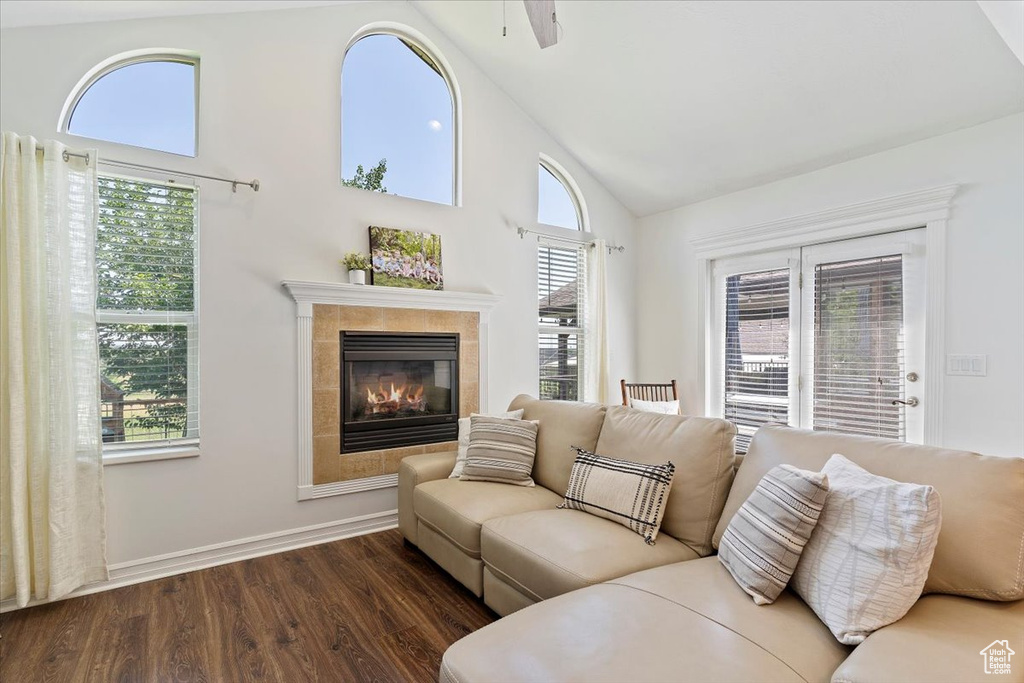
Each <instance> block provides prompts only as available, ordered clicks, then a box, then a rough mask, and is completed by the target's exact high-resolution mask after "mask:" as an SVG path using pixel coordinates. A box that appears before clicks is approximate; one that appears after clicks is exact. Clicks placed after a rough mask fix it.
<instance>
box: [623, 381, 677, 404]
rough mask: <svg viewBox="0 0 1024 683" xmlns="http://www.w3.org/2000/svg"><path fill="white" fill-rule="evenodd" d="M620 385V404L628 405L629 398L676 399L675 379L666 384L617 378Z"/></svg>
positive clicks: (650, 399) (642, 399)
mask: <svg viewBox="0 0 1024 683" xmlns="http://www.w3.org/2000/svg"><path fill="white" fill-rule="evenodd" d="M619 384H620V385H621V386H622V405H624V406H628V405H629V399H631V398H638V399H640V400H641V401H678V400H679V392H678V391H677V390H676V381H675V380H672V381H671V382H669V383H668V384H640V383H634V384H630V383H627V382H626V380H624V379H623V380H619Z"/></svg>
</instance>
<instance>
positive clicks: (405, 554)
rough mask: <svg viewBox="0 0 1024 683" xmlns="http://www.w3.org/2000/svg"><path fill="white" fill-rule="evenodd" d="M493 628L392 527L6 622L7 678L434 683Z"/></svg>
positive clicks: (0, 677) (2, 669) (2, 642)
mask: <svg viewBox="0 0 1024 683" xmlns="http://www.w3.org/2000/svg"><path fill="white" fill-rule="evenodd" d="M496 618H497V616H496V615H495V614H494V613H493V612H491V611H490V610H489V609H488V608H487V607H485V606H484V604H483V603H482V602H481V601H480V600H478V599H477V598H476V597H475V596H473V595H472V594H471V593H470V592H469V591H467V590H466V589H465V588H463V587H462V586H461V585H460V584H459V583H458V582H456V581H455V580H454V579H452V578H451V577H449V576H448V575H447V574H446V573H445V572H444V571H443V570H441V569H440V568H438V567H437V566H436V565H434V564H433V563H432V562H431V561H430V560H429V559H427V557H426V556H425V555H423V554H422V553H420V552H419V551H418V550H416V549H415V548H412V547H409V546H405V545H403V543H402V537H401V535H400V534H399V532H398V531H397V530H392V531H385V532H382V533H378V534H371V535H369V536H359V537H356V538H350V539H346V540H343V541H336V542H334V543H325V544H323V545H317V546H312V547H309V548H302V549H299V550H292V551H289V552H285V553H279V554H277V555H268V556H266V557H259V558H256V559H253V560H245V561H242V562H236V563H233V564H227V565H223V566H220V567H213V568H211V569H204V570H201V571H196V572H192V573H189V574H182V575H180V576H174V577H170V578H167V579H160V580H157V581H150V582H147V583H141V584H137V585H134V586H127V587H125V588H119V589H116V590H112V591H107V592H105V593H97V594H95V595H88V596H85V597H81V598H74V599H71V600H64V601H62V602H56V603H52V604H49V605H41V606H38V607H31V608H28V609H23V610H18V611H15V612H10V613H7V614H4V615H0V681H3V683H18V682H21V681H75V682H77V681H101V682H103V683H108V682H111V683H112V682H115V681H116V682H118V683H120V682H122V681H123V682H129V681H146V682H147V683H148V682H150V681H161V682H162V681H174V682H179V681H182V682H184V681H210V682H219V681H286V682H288V683H291V682H303V681H436V680H437V673H438V668H439V667H440V664H441V655H442V654H443V653H444V651H445V649H446V648H447V647H448V646H449V645H450V644H451V643H453V642H455V641H456V640H458V639H459V638H461V637H462V636H464V635H466V634H467V633H470V632H472V631H474V630H476V629H478V628H480V627H482V626H485V625H486V624H489V623H490V622H491V621H493V620H495V619H496Z"/></svg>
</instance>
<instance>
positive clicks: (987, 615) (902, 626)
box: [832, 595, 1024, 683]
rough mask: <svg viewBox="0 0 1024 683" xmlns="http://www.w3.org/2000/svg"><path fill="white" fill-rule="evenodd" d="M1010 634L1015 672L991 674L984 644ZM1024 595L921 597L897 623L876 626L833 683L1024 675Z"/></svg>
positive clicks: (964, 681) (958, 681)
mask: <svg viewBox="0 0 1024 683" xmlns="http://www.w3.org/2000/svg"><path fill="white" fill-rule="evenodd" d="M994 640H1008V641H1009V646H1010V649H1011V650H1013V651H1014V652H1016V653H1018V654H1015V655H1012V656H1011V657H1010V667H1011V673H1010V675H995V676H994V675H992V674H986V673H985V670H984V657H983V656H982V655H981V651H982V649H983V648H985V647H987V646H988V645H989V644H991V643H992V642H993V641H994ZM1020 653H1024V601H1020V600H1018V601H1016V602H989V601H986V600H972V599H970V598H962V597H957V596H953V595H929V596H925V597H923V598H921V599H920V600H918V601H917V604H915V605H914V606H913V607H912V608H911V610H910V611H909V612H907V615H906V616H905V617H903V618H902V619H900V620H899V621H897V622H896V623H895V624H892V625H890V626H886V627H885V628H883V629H880V630H878V631H875V632H874V633H872V634H871V635H870V636H868V638H867V640H865V641H864V642H863V643H861V644H860V645H858V646H857V649H856V650H854V651H853V653H852V654H851V655H850V656H849V657H848V658H847V660H846V661H845V662H843V663H842V665H841V666H840V667H839V668H838V669H837V670H836V672H835V674H833V676H832V681H833V683H869V682H872V683H873V682H874V681H882V680H885V681H929V682H930V683H943V682H948V683H954V682H955V683H969V682H970V681H979V682H980V681H992V680H998V681H1006V682H1009V681H1014V682H1015V683H1021V682H1022V681H1024V665H1021V664H1020V662H1021V661H1024V659H1018V657H1022V655H1021V654H1020Z"/></svg>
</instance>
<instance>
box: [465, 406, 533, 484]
mask: <svg viewBox="0 0 1024 683" xmlns="http://www.w3.org/2000/svg"><path fill="white" fill-rule="evenodd" d="M539 424H540V423H538V422H537V421H536V420H513V419H509V418H504V417H487V416H485V415H474V416H472V417H470V418H469V448H468V449H467V450H466V464H465V466H464V467H463V468H462V476H460V477H459V479H460V480H462V481H496V482H498V483H501V484H516V485H518V486H533V485H534V484H533V479H532V478H531V477H530V474H531V473H532V472H533V460H534V458H535V457H537V430H538V428H539Z"/></svg>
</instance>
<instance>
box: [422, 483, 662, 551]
mask: <svg viewBox="0 0 1024 683" xmlns="http://www.w3.org/2000/svg"><path fill="white" fill-rule="evenodd" d="M561 502H562V497H561V496H560V495H558V494H556V493H553V492H551V491H549V490H547V489H546V488H543V487H541V486H530V487H527V486H509V485H508V484H497V483H494V482H486V481H460V480H458V479H438V480H435V481H425V482H423V483H422V484H420V485H419V486H417V487H416V489H415V490H414V491H413V509H414V510H415V511H416V517H417V518H418V519H419V520H420V521H421V522H422V523H423V524H425V525H427V526H429V527H431V528H432V529H433V530H434V531H436V532H438V533H439V534H441V535H442V536H444V537H445V538H447V539H448V540H449V541H451V542H452V543H453V544H455V545H456V546H457V547H458V548H459V549H460V550H462V551H463V552H464V553H466V554H467V555H469V556H470V557H474V558H479V557H480V526H481V525H482V524H483V523H484V522H486V521H487V520H489V519H491V518H493V517H502V516H505V515H514V514H516V513H519V512H526V511H528V510H543V509H554V508H555V507H556V506H557V505H558V504H559V503H561ZM641 542H642V541H641Z"/></svg>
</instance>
